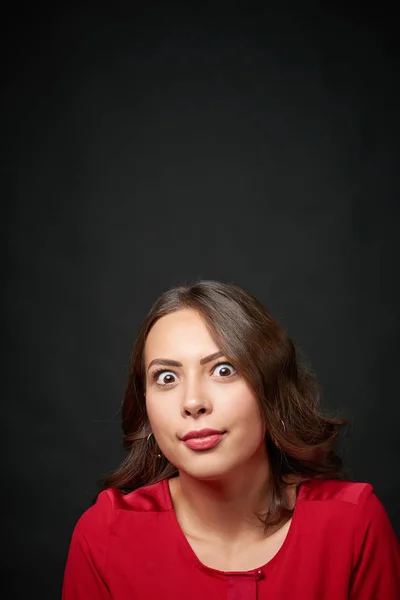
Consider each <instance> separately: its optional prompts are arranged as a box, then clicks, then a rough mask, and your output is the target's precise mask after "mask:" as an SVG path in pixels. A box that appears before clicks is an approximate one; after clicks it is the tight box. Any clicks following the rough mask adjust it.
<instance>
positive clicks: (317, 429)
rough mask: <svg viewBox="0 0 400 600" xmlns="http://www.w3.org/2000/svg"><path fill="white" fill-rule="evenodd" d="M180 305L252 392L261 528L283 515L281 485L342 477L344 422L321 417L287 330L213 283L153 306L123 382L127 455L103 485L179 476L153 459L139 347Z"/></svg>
mask: <svg viewBox="0 0 400 600" xmlns="http://www.w3.org/2000/svg"><path fill="white" fill-rule="evenodd" d="M184 308H190V309H194V310H196V311H197V312H198V313H199V314H200V315H201V316H202V317H203V319H204V321H205V323H206V324H207V326H208V328H209V330H210V333H211V335H212V336H213V338H214V340H215V342H216V343H217V344H218V346H219V348H220V349H221V351H222V352H223V353H224V355H225V356H226V357H227V359H228V360H229V361H231V362H232V364H233V365H234V366H235V368H236V369H237V370H238V372H239V373H240V374H241V375H242V376H243V377H244V378H245V379H246V380H247V382H248V383H249V385H250V386H251V388H252V389H253V391H254V392H255V394H256V396H257V398H258V401H259V405H260V412H261V418H262V419H263V420H264V422H265V425H266V431H267V434H266V438H265V443H266V446H267V451H268V456H269V461H270V477H269V480H268V482H266V483H267V485H266V493H267V495H268V506H269V509H268V512H267V513H266V514H264V515H260V518H261V519H262V521H263V523H264V525H265V526H266V527H267V526H273V525H276V524H278V523H280V522H281V521H282V520H287V519H288V518H289V517H290V515H291V513H292V511H291V510H290V509H289V508H288V507H287V504H286V494H285V487H286V486H287V485H288V483H293V482H295V483H297V484H299V483H301V482H302V481H304V480H307V479H310V478H311V479H312V478H325V479H328V478H329V479H339V478H343V477H344V475H343V472H342V460H341V458H340V457H339V455H338V453H337V452H336V450H335V443H336V440H337V436H338V433H339V429H340V428H341V427H342V426H344V425H345V424H346V423H347V421H346V420H345V419H343V418H339V417H332V416H328V415H324V414H322V412H321V410H320V406H319V403H320V391H319V386H318V384H317V381H316V379H315V377H314V375H313V374H312V373H311V371H310V370H309V369H308V368H307V367H306V366H305V364H304V362H303V361H301V360H300V359H299V356H298V352H297V350H296V348H295V345H294V343H293V341H292V340H291V338H290V337H289V336H288V334H287V333H286V331H285V329H284V328H283V327H282V326H281V325H280V324H279V323H278V322H277V321H276V320H275V319H273V318H272V316H271V315H270V314H269V312H268V311H267V310H266V308H265V307H264V306H263V305H262V304H261V303H260V302H259V301H258V300H257V299H256V298H255V297H253V296H252V295H251V294H249V293H247V292H245V291H244V290H243V289H241V288H240V287H238V286H236V285H233V284H227V283H221V282H218V281H198V282H196V283H194V284H191V285H183V286H179V287H175V288H172V289H170V290H168V291H166V292H165V293H164V294H162V295H161V296H160V297H159V298H158V300H157V301H156V302H155V304H154V305H153V307H152V309H151V311H150V313H149V314H148V315H147V317H146V319H145V320H144V322H143V325H142V327H141V329H140V331H139V334H138V337H137V339H136V342H135V344H134V347H133V351H132V355H131V361H130V370H129V378H128V384H127V388H126V392H125V397H124V400H123V404H122V428H123V432H124V440H123V443H124V447H125V449H126V451H127V455H126V458H125V460H124V461H123V462H122V464H121V465H120V466H119V467H118V468H117V469H116V470H115V471H114V472H112V473H111V474H110V475H108V476H107V477H106V478H105V479H104V480H103V481H102V488H103V489H104V488H106V487H115V488H118V489H119V490H121V491H122V492H123V493H128V492H131V491H133V490H135V489H137V488H139V487H142V486H145V485H150V484H153V483H157V482H158V481H161V480H162V479H164V478H170V477H174V476H176V475H177V474H178V471H177V469H176V467H175V466H174V465H173V464H171V463H170V462H169V461H168V460H167V459H166V457H165V456H161V458H158V456H157V454H158V453H157V444H156V442H155V440H154V436H151V438H150V440H148V439H147V438H148V436H149V434H150V433H151V426H150V423H149V419H148V416H147V411H146V401H145V382H146V377H145V368H144V348H145V344H146V339H147V336H148V334H149V332H150V330H151V328H152V327H153V325H154V324H155V323H156V321H157V320H158V319H160V318H161V317H163V316H165V315H168V314H170V313H172V312H174V311H178V310H181V309H184Z"/></svg>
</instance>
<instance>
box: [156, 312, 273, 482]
mask: <svg viewBox="0 0 400 600" xmlns="http://www.w3.org/2000/svg"><path fill="white" fill-rule="evenodd" d="M145 368H146V407H147V413H148V416H149V419H150V424H151V427H152V431H153V433H154V436H155V438H156V440H157V443H158V445H159V447H160V449H161V451H162V453H163V454H164V455H165V456H166V458H167V459H168V460H169V461H170V462H171V463H172V464H173V465H175V466H176V467H177V469H178V470H179V471H181V472H185V473H187V474H189V475H191V476H192V477H195V478H199V479H218V478H220V477H223V476H225V475H228V474H230V473H232V472H233V471H235V470H237V469H238V468H243V467H244V466H250V463H260V462H261V463H265V462H266V461H267V457H266V449H265V443H264V436H265V429H264V427H263V424H262V419H261V415H260V411H259V407H258V403H257V399H256V397H255V394H254V392H253V391H252V389H251V388H250V386H249V384H248V383H247V382H246V380H245V379H244V378H243V377H242V376H241V374H240V365H238V366H237V368H238V371H237V370H236V369H235V365H232V364H231V363H229V362H228V358H227V357H226V356H224V355H222V354H221V353H220V348H219V347H218V346H217V344H216V343H215V341H214V340H213V338H212V336H211V334H210V332H209V330H208V328H207V326H206V324H205V322H204V321H203V319H202V317H201V316H200V315H199V313H197V312H196V311H194V310H189V309H184V310H179V311H177V312H174V313H172V314H169V315H167V316H165V317H162V318H161V319H159V320H158V321H157V322H156V323H155V325H154V326H153V327H152V329H151V331H150V333H149V335H148V338H147V341H146V346H145ZM203 429H212V430H215V431H216V432H219V434H218V433H216V434H215V435H210V436H201V437H200V438H197V440H196V439H192V440H189V441H186V442H185V441H183V440H182V438H183V437H185V436H186V435H187V434H188V433H189V432H195V434H197V433H198V432H199V431H200V430H203ZM213 444H215V445H213ZM210 446H212V447H210Z"/></svg>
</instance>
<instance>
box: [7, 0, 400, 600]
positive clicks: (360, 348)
mask: <svg viewBox="0 0 400 600" xmlns="http://www.w3.org/2000/svg"><path fill="white" fill-rule="evenodd" d="M143 4H144V5H145V4H146V6H144V7H143V8H138V9H134V8H132V7H131V8H130V10H129V12H126V10H123V9H118V8H116V7H115V6H113V5H107V8H101V7H98V6H97V7H90V6H89V5H85V6H83V7H81V8H80V9H79V10H74V11H73V10H72V9H70V8H69V9H65V10H64V9H62V8H60V7H58V8H53V9H52V11H53V12H48V13H45V12H44V11H43V10H42V11H41V10H40V9H39V8H38V7H36V6H35V8H31V9H29V10H30V11H31V12H26V9H25V12H24V10H22V9H21V12H20V13H18V14H17V13H15V14H14V16H11V17H9V19H8V20H7V21H6V22H5V24H3V27H5V35H4V36H3V41H4V40H5V49H6V56H7V68H6V70H5V71H4V72H3V84H4V85H3V88H4V90H3V91H4V93H3V97H4V98H5V108H4V110H3V113H2V117H3V123H4V126H3V128H2V131H3V134H2V142H3V143H2V147H3V165H4V166H5V175H6V177H5V185H4V187H3V192H5V193H4V196H3V200H4V202H3V219H2V223H3V225H2V230H3V236H2V239H3V241H5V243H6V248H5V250H6V253H5V254H4V256H5V257H6V262H5V283H6V285H5V292H4V294H3V298H4V299H5V310H4V311H3V314H4V316H5V329H4V335H3V340H4V341H5V347H6V357H7V361H6V363H5V364H6V368H5V369H4V374H3V383H4V393H3V402H4V407H5V408H4V412H3V419H2V426H3V435H2V442H3V455H4V456H6V457H7V459H6V461H5V469H4V471H3V477H2V479H3V488H4V490H5V491H4V493H3V503H4V508H3V530H4V531H5V533H6V536H7V539H6V542H5V544H4V551H3V552H4V556H3V559H2V564H3V568H5V570H6V575H7V580H6V581H8V582H10V585H11V589H12V592H11V593H12V594H13V597H16V598H22V597H25V596H26V595H29V596H30V597H32V595H33V597H36V595H38V596H40V598H41V599H42V600H44V599H47V598H49V599H50V598H51V599H53V598H56V597H59V595H60V588H61V580H62V573H63V568H64V562H65V558H66V552H67V549H68V544H69V538H70V535H71V533H72V528H73V526H74V524H75V522H76V519H77V518H78V516H79V515H80V514H81V512H82V511H83V510H85V509H86V508H87V507H88V506H89V504H90V502H91V499H92V497H93V494H94V493H95V490H96V481H97V480H98V478H99V477H100V476H102V475H103V474H104V473H106V472H107V471H108V470H110V469H111V468H113V467H115V466H116V465H117V463H118V462H119V460H120V458H121V456H122V453H121V449H120V442H121V437H120V430H119V423H118V409H119V406H120V402H121V400H122V394H123V390H124V385H125V381H126V374H127V366H128V359H129V352H130V349H131V345H132V343H133V340H134V337H135V335H136V332H137V329H138V327H139V324H140V322H141V320H142V318H143V317H144V316H145V314H146V313H147V311H148V310H149V308H150V306H151V303H152V302H153V301H154V300H155V298H156V297H157V296H158V294H159V293H161V292H162V291H163V290H164V289H165V288H166V287H168V286H170V285H173V284H179V283H182V282H185V281H191V280H194V279H197V278H199V277H201V278H206V279H222V280H224V281H231V282H235V283H237V284H239V285H241V286H243V287H244V288H246V289H248V290H249V291H251V292H252V293H254V294H255V295H257V296H258V297H259V298H260V299H261V300H262V301H263V302H264V303H265V304H266V306H267V307H268V308H269V309H270V310H271V312H272V313H273V314H274V315H275V317H277V318H278V319H280V320H281V322H282V323H283V324H284V325H285V326H286V327H287V328H288V329H289V332H290V333H291V335H292V337H293V338H294V339H295V341H296V342H297V343H298V344H299V345H300V347H301V348H302V349H303V351H304V352H305V354H306V355H307V356H308V357H309V359H310V361H311V362H312V364H313V366H314V369H315V370H316V372H317V374H318V375H319V379H320V382H321V384H322V386H323V389H324V392H325V398H324V406H326V407H327V408H328V409H333V410H338V411H340V412H341V413H342V414H343V413H344V414H346V415H347V416H348V417H349V418H351V419H352V423H353V424H352V427H351V428H350V430H349V433H348V435H347V436H346V441H345V450H346V451H345V456H346V463H347V466H348V468H349V469H350V472H351V476H352V477H353V478H354V479H356V480H362V481H369V482H370V483H372V484H373V485H374V487H375V490H376V493H377V494H378V496H379V497H380V498H381V500H382V502H383V503H384V505H385V507H386V509H387V511H388V513H389V515H390V517H391V519H392V522H393V525H394V527H395V529H396V531H397V532H399V531H400V504H399V493H400V485H399V476H398V463H399V442H398V436H397V430H398V427H399V416H400V414H399V413H400V410H399V398H398V378H399V375H398V372H399V369H398V364H399V359H400V352H399V342H398V336H399V329H400V327H399V309H398V306H399V299H400V298H399V286H398V281H397V280H398V271H399V262H398V251H399V241H398V228H399V222H400V220H399V212H400V209H399V197H398V193H399V177H398V169H399V167H398V134H399V109H398V107H399V104H400V103H399V100H400V94H399V78H398V69H399V56H398V54H397V50H396V47H395V38H396V35H397V34H396V32H395V19H394V15H393V14H391V13H390V11H386V10H385V7H382V6H381V5H380V6H381V9H380V11H379V12H376V8H375V9H374V11H373V10H372V9H371V10H370V11H368V10H367V9H365V8H363V9H362V11H363V12H362V13H360V12H359V11H358V10H357V9H354V10H353V9H351V8H349V6H351V5H349V4H348V5H347V8H346V9H343V10H340V9H338V8H336V9H333V8H332V7H333V6H335V5H336V6H337V3H331V4H330V3H325V2H324V3H320V4H319V3H317V2H314V3H313V2H309V3H300V2H297V3H296V2H292V3H284V2H283V3H282V2H281V3H279V7H275V8H273V5H272V4H271V5H270V7H269V8H268V9H265V8H264V9H260V8H257V9H256V8H252V7H251V6H246V5H245V3H240V4H232V3H230V4H229V5H228V4H226V5H225V6H223V5H221V6H220V5H217V4H215V3H214V4H210V5H209V6H208V7H205V6H206V5H202V8H201V9H200V8H198V9H197V8H194V7H190V8H188V7H187V6H186V7H185V6H184V5H177V4H172V3H170V2H165V3H163V4H162V5H161V6H160V5H157V4H151V3H149V4H147V3H143ZM393 10H394V9H393ZM8 597H11V596H10V595H8Z"/></svg>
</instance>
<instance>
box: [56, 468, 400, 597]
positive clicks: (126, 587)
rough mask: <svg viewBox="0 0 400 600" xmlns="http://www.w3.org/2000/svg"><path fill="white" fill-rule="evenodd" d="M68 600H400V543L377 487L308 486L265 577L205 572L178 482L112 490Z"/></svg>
mask: <svg viewBox="0 0 400 600" xmlns="http://www.w3.org/2000/svg"><path fill="white" fill-rule="evenodd" d="M62 597H63V600H110V599H111V598H112V599H113V600H184V599H185V600H256V599H257V600H348V599H350V600H400V551H399V542H398V540H397V538H396V535H395V533H394V531H393V529H392V527H391V524H390V522H389V519H388V516H387V514H386V511H385V509H384V508H383V506H382V504H381V502H380V501H379V500H378V498H377V497H376V496H375V494H374V493H373V489H372V487H371V485H369V484H365V483H352V482H345V481H333V480H330V481H323V480H313V481H310V482H307V483H303V484H302V485H301V486H300V489H299V492H298V496H297V502H296V506H295V510H294V514H293V518H292V522H291V525H290V528H289V532H288V534H287V536H286V539H285V541H284V543H283V545H282V547H281V549H280V550H279V551H278V553H277V554H276V555H275V556H274V557H273V558H272V559H271V560H270V561H269V562H268V563H267V564H266V565H262V566H260V567H259V568H258V569H254V570H253V571H247V572H223V571H218V570H215V569H211V568H209V567H206V566H205V565H203V564H202V563H201V562H200V560H199V559H198V558H197V556H196V555H195V554H194V552H193V550H192V549H191V547H190V545H189V543H188V541H187V540H186V538H185V536H184V534H183V532H182V530H181V528H180V526H179V524H178V521H177V519H176V516H175V513H174V510H173V506H172V500H171V495H170V491H169V486H168V481H167V480H166V479H165V480H163V481H161V482H160V483H157V484H155V485H151V486H147V487H143V488H140V489H138V490H136V491H134V492H132V493H130V494H127V495H123V494H121V493H120V492H119V491H117V490H115V489H108V490H106V491H104V492H102V493H101V494H100V495H99V497H98V499H97V502H96V504H95V505H94V506H92V507H91V508H89V509H88V510H87V511H86V512H85V513H84V514H83V515H82V516H81V518H80V519H79V521H78V523H77V525H76V527H75V530H74V533H73V536H72V540H71V545H70V549H69V555H68V560H67V564H66V568H65V576H64V585H63V596H62Z"/></svg>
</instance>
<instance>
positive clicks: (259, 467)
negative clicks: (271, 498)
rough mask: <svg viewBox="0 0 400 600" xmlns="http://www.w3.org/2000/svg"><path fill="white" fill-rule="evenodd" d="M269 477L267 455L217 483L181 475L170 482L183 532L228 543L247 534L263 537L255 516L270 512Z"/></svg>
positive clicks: (216, 481)
mask: <svg viewBox="0 0 400 600" xmlns="http://www.w3.org/2000/svg"><path fill="white" fill-rule="evenodd" d="M268 477H269V463H268V458H267V456H266V453H262V456H260V455H258V456H255V457H254V460H253V461H252V463H251V464H249V463H246V465H244V466H243V468H242V469H238V470H235V472H234V473H230V474H228V475H226V476H224V477H222V478H219V479H217V480H200V479H196V478H194V477H192V476H191V475H189V474H187V473H184V472H180V474H179V477H178V478H176V480H171V481H170V489H171V495H172V499H173V502H174V508H175V513H176V516H177V519H178V521H179V523H180V525H181V527H182V529H183V531H184V532H185V534H186V535H189V536H193V537H203V536H204V535H207V536H213V535H215V536H216V537H218V538H219V539H221V540H225V541H227V542H233V541H234V540H235V539H237V538H239V537H242V536H243V534H244V533H247V534H249V535H255V536H260V535H262V532H263V529H262V526H261V523H260V521H259V519H258V518H257V516H256V514H255V513H256V512H260V511H261V512H263V511H265V510H266V508H267V502H266V494H267V489H268V488H267V486H268Z"/></svg>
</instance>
